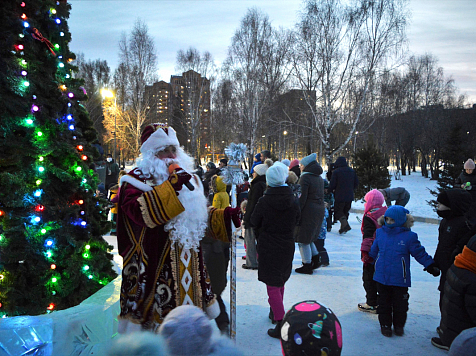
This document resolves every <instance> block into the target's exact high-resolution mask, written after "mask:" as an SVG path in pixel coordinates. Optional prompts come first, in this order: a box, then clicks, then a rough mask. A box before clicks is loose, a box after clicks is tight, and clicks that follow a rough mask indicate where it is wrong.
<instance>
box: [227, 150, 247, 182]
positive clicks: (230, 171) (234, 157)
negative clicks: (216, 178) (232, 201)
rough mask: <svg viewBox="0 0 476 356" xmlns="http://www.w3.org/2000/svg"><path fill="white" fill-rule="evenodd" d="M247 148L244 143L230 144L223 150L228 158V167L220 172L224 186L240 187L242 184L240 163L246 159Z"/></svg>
mask: <svg viewBox="0 0 476 356" xmlns="http://www.w3.org/2000/svg"><path fill="white" fill-rule="evenodd" d="M247 151H248V148H247V147H246V145H245V144H244V143H230V145H229V146H228V147H227V148H225V154H226V156H227V157H228V166H227V167H226V168H225V169H223V171H222V178H223V182H224V183H225V184H226V185H233V184H236V185H240V184H243V183H244V179H243V178H244V177H243V171H242V170H241V162H243V161H244V160H245V159H246V152H247Z"/></svg>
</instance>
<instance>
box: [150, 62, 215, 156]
mask: <svg viewBox="0 0 476 356" xmlns="http://www.w3.org/2000/svg"><path fill="white" fill-rule="evenodd" d="M146 98H147V99H148V100H149V104H148V106H149V107H150V110H149V114H148V117H147V119H148V122H163V123H168V124H170V125H172V126H173V127H174V128H175V130H176V131H177V136H178V139H179V140H180V143H182V144H183V145H184V146H185V148H186V149H192V148H193V145H192V142H191V140H192V121H195V120H197V118H198V117H199V120H200V125H199V135H198V141H197V142H196V145H197V149H198V152H197V153H200V152H203V151H204V149H205V145H207V146H210V143H211V142H210V140H211V139H210V81H209V80H208V79H207V78H205V77H202V76H201V74H200V73H197V72H195V71H193V70H189V71H187V72H184V73H182V75H172V76H171V77H170V83H166V82H164V81H160V82H156V83H154V84H153V85H150V86H147V87H146ZM192 154H194V153H192Z"/></svg>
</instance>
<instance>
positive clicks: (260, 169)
mask: <svg viewBox="0 0 476 356" xmlns="http://www.w3.org/2000/svg"><path fill="white" fill-rule="evenodd" d="M272 165H273V160H271V159H269V158H268V159H266V160H265V161H264V163H261V164H257V165H256V166H255V168H253V172H256V174H257V175H259V176H263V175H265V174H266V171H267V170H268V168H269V167H271V166H272Z"/></svg>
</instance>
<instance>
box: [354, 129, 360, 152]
mask: <svg viewBox="0 0 476 356" xmlns="http://www.w3.org/2000/svg"><path fill="white" fill-rule="evenodd" d="M358 134H359V131H355V136H354V153H355V143H356V142H357V135H358Z"/></svg>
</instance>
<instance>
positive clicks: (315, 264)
mask: <svg viewBox="0 0 476 356" xmlns="http://www.w3.org/2000/svg"><path fill="white" fill-rule="evenodd" d="M320 257H321V256H319V255H314V256H312V262H311V264H312V269H316V268H319V267H321V258H320Z"/></svg>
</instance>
